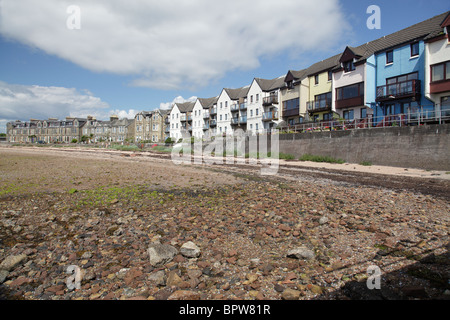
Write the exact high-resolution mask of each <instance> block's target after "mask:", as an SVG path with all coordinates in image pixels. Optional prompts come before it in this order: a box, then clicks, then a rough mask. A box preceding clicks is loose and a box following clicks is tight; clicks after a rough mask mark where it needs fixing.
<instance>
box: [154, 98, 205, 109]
mask: <svg viewBox="0 0 450 320" xmlns="http://www.w3.org/2000/svg"><path fill="white" fill-rule="evenodd" d="M195 101H197V97H195V96H193V97H190V98H188V99H185V98H183V97H182V96H178V97H176V98H175V99H173V101H172V102H162V103H161V104H160V105H159V108H160V109H163V110H169V109H170V108H171V107H172V106H173V104H174V103H184V102H195Z"/></svg>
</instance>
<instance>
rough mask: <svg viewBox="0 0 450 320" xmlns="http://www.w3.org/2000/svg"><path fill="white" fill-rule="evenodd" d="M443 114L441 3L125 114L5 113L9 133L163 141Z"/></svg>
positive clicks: (447, 55)
mask: <svg viewBox="0 0 450 320" xmlns="http://www.w3.org/2000/svg"><path fill="white" fill-rule="evenodd" d="M449 120H450V12H446V13H443V14H440V15H438V16H435V17H433V18H431V19H428V20H426V21H423V22H420V23H417V24H415V25H413V26H411V27H408V28H406V29H403V30H401V31H398V32H395V33H393V34H390V35H387V36H384V37H382V38H380V39H377V40H374V41H371V42H368V43H365V44H362V45H360V46H358V47H350V46H348V47H346V48H345V50H344V51H343V52H341V53H339V54H337V55H334V56H332V57H330V58H328V59H325V60H323V61H320V62H317V63H315V64H313V65H312V66H310V67H308V68H306V69H303V70H289V71H288V72H287V74H284V75H283V76H280V77H277V78H275V79H261V78H254V79H253V81H252V82H251V83H250V84H249V85H247V86H244V87H242V88H234V89H231V88H224V89H223V90H222V92H220V94H219V95H218V96H216V97H213V98H205V99H204V98H198V99H197V100H196V101H193V102H185V103H175V104H173V106H172V107H171V109H170V110H153V111H148V112H147V111H143V112H139V113H138V114H137V115H136V116H135V118H134V119H118V118H117V117H111V119H110V120H109V121H100V120H96V119H95V118H93V117H88V118H86V119H81V118H66V119H65V120H64V121H59V120H57V119H49V120H44V121H40V120H31V121H30V122H20V121H16V122H11V123H8V125H7V137H8V138H7V139H8V141H10V142H33V141H41V140H42V141H45V142H55V141H59V142H71V141H73V140H78V141H87V142H99V141H111V142H124V141H129V142H142V141H148V142H163V141H165V140H166V139H167V138H168V137H171V138H172V139H173V140H178V139H180V138H181V137H182V133H183V132H186V133H189V134H190V135H191V136H194V137H196V138H204V137H206V136H208V135H209V136H211V135H212V136H214V135H225V134H233V132H234V131H235V130H236V129H242V130H243V131H244V132H247V133H248V134H258V133H267V132H272V131H273V130H275V129H281V130H283V129H287V130H292V131H304V130H305V128H306V129H309V128H316V127H320V128H321V129H322V128H324V127H326V128H330V127H333V128H337V129H339V128H343V125H342V124H344V125H345V126H346V127H348V128H367V127H379V126H392V125H409V124H420V123H424V122H427V121H428V122H439V123H440V122H443V121H449Z"/></svg>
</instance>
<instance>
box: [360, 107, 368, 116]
mask: <svg viewBox="0 0 450 320" xmlns="http://www.w3.org/2000/svg"><path fill="white" fill-rule="evenodd" d="M365 118H367V109H366V108H361V119H365Z"/></svg>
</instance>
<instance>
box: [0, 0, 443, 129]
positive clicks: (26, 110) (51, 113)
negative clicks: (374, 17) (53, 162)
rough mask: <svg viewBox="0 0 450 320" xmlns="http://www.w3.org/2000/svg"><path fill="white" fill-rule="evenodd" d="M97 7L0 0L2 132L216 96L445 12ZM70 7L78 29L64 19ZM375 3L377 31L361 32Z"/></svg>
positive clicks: (325, 5)
mask: <svg viewBox="0 0 450 320" xmlns="http://www.w3.org/2000/svg"><path fill="white" fill-rule="evenodd" d="M91 2H92V1H91ZM175 2H177V3H175ZM94 3H95V5H93V4H92V3H90V2H89V1H87V0H78V1H75V0H72V1H65V0H57V1H55V0H42V1H32V0H3V1H1V2H0V132H4V131H5V123H6V121H11V120H16V119H20V120H29V119H30V118H48V117H60V118H64V117H65V116H69V115H73V116H86V115H87V114H93V115H96V116H97V117H98V118H106V117H108V116H109V115H110V114H112V113H116V114H119V115H120V116H122V117H124V116H129V117H131V116H133V115H134V113H136V112H138V111H142V110H153V109H157V108H160V107H167V106H168V105H170V103H171V102H173V101H174V100H175V99H177V101H183V100H185V99H189V98H191V97H202V98H209V97H213V96H217V95H219V94H220V92H221V90H222V88H224V87H227V88H237V87H241V86H244V85H249V84H250V83H251V81H252V80H253V78H254V77H260V78H267V79H272V78H275V77H278V76H281V75H285V74H286V73H287V71H288V70H290V69H293V70H300V69H303V68H306V67H308V66H309V65H311V64H313V63H315V62H317V61H319V60H322V59H326V58H328V57H330V56H332V55H335V54H337V53H340V52H342V51H343V49H344V48H345V46H347V45H350V46H357V45H360V44H362V43H365V42H368V41H371V40H374V39H377V38H379V37H382V36H383V35H387V34H390V33H393V32H395V31H398V30H401V29H403V28H405V27H408V26H410V25H412V24H415V23H417V22H420V21H423V20H426V19H428V18H431V17H433V16H435V15H438V14H441V13H443V12H445V11H448V10H450V4H449V2H448V1H442V0H439V1H437V0H427V1H422V0H420V1H414V2H410V1H400V0H390V1H385V0H383V1H381V0H379V1H378V0H373V1H353V0H352V1H338V0H325V1H321V2H320V6H318V5H317V4H318V3H319V2H317V1H301V0H279V1H276V2H273V1H263V0H260V1H258V2H256V1H245V0H240V1H235V0H230V1H227V2H226V3H224V2H223V1H222V2H219V1H204V0H195V1H194V0H192V1H190V2H189V5H186V4H184V3H183V2H180V1H175V0H174V1H170V2H168V1H165V2H162V3H161V1H145V2H143V1H139V0H130V1H119V0H110V1H105V0H97V1H94ZM143 3H145V5H144V4H143ZM255 3H256V5H255ZM70 5H76V6H78V8H80V15H79V17H80V29H75V30H69V29H68V28H67V26H66V23H67V20H68V19H70V18H71V17H72V15H71V13H70V12H69V13H68V12H66V9H67V7H68V6H70ZM370 5H377V6H379V7H380V9H381V29H380V30H369V29H368V28H367V27H366V21H367V19H368V18H369V16H370V15H369V14H367V13H366V10H367V8H368V6H370ZM275 17H278V18H275ZM280 17H281V18H280ZM71 21H75V20H71Z"/></svg>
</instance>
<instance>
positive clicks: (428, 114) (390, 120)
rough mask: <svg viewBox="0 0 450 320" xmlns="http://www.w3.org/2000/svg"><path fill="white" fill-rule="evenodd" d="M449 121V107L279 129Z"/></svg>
mask: <svg viewBox="0 0 450 320" xmlns="http://www.w3.org/2000/svg"><path fill="white" fill-rule="evenodd" d="M444 122H450V108H449V109H444V110H440V111H435V110H428V111H427V110H425V111H418V112H413V111H411V112H408V113H404V114H395V115H387V116H378V117H374V116H368V117H366V118H354V119H330V120H322V121H316V122H304V123H297V124H293V125H287V126H281V127H280V128H279V129H280V130H281V131H288V132H316V131H317V132H320V131H336V130H353V129H371V128H391V127H405V126H420V125H424V124H442V123H444Z"/></svg>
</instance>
